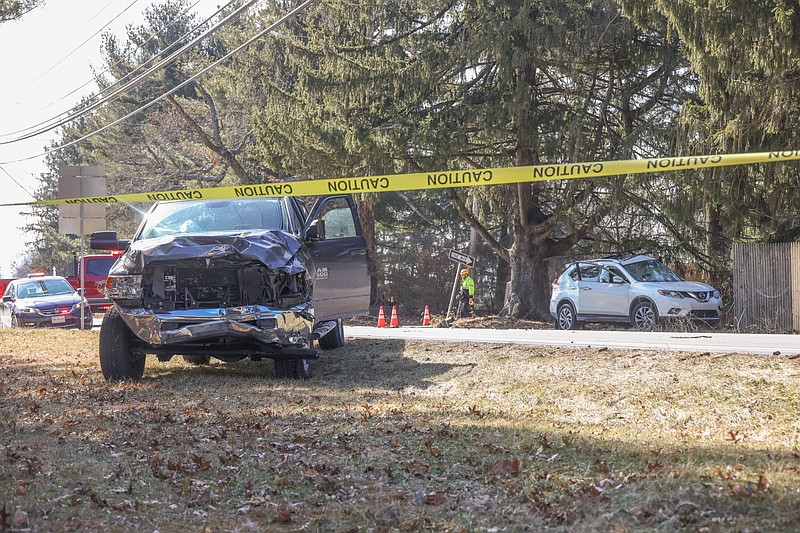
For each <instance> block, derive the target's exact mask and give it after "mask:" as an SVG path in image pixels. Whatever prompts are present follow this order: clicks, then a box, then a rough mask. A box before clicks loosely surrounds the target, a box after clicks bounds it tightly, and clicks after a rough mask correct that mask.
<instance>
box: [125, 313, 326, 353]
mask: <svg viewBox="0 0 800 533" xmlns="http://www.w3.org/2000/svg"><path fill="white" fill-rule="evenodd" d="M119 311H120V314H121V315H122V319H123V320H124V321H125V323H126V324H127V325H128V327H129V328H130V329H131V331H132V332H133V333H134V334H135V335H136V336H137V337H138V338H139V339H141V340H142V341H144V342H146V343H147V344H149V345H151V346H154V347H159V346H168V345H180V344H188V343H195V342H196V341H214V342H222V340H223V339H249V340H253V341H257V342H259V343H262V344H266V345H277V346H280V347H285V348H304V347H308V344H309V338H310V335H311V332H312V328H313V323H314V318H313V316H314V315H313V309H312V308H311V306H310V305H299V306H295V307H293V308H291V309H273V308H270V307H266V306H261V305H252V306H244V307H229V308H215V309H190V310H178V311H153V310H149V309H143V308H136V309H123V308H119Z"/></svg>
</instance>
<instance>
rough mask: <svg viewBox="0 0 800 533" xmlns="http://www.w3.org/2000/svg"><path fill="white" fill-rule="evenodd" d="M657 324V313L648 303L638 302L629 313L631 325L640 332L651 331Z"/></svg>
mask: <svg viewBox="0 0 800 533" xmlns="http://www.w3.org/2000/svg"><path fill="white" fill-rule="evenodd" d="M657 322H658V313H657V312H656V309H655V307H653V304H652V303H650V302H648V301H643V302H639V303H638V304H636V306H634V308H633V311H631V325H632V326H633V327H635V328H636V329H638V330H641V331H652V330H653V328H655V327H656V323H657Z"/></svg>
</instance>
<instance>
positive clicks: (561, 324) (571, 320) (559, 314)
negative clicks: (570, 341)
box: [556, 302, 578, 329]
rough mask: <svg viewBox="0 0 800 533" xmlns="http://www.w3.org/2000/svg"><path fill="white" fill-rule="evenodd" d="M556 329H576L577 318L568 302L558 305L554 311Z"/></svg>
mask: <svg viewBox="0 0 800 533" xmlns="http://www.w3.org/2000/svg"><path fill="white" fill-rule="evenodd" d="M556 329H578V316H577V315H576V314H575V308H574V307H572V304H571V303H569V302H562V303H560V304H558V309H557V311H556Z"/></svg>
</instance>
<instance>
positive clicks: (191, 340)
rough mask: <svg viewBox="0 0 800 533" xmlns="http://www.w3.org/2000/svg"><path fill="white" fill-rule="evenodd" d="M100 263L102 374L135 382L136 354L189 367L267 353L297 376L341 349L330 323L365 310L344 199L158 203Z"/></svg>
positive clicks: (360, 263)
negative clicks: (109, 259) (107, 262)
mask: <svg viewBox="0 0 800 533" xmlns="http://www.w3.org/2000/svg"><path fill="white" fill-rule="evenodd" d="M91 246H92V247H94V248H96V249H103V250H113V249H118V250H123V249H124V250H125V252H124V253H123V254H122V255H121V256H120V257H119V259H118V260H117V262H116V263H115V264H114V265H113V266H112V267H111V270H110V271H109V275H108V279H107V281H106V294H107V295H108V297H109V298H110V299H111V300H112V301H113V302H114V305H113V307H112V308H111V309H110V310H109V311H108V312H107V313H106V315H105V317H104V319H103V323H102V326H101V329H100V366H101V368H102V371H103V376H104V377H105V378H106V380H126V379H131V380H139V379H141V377H142V375H143V374H144V366H145V359H146V355H147V354H155V355H156V356H157V357H158V359H159V360H160V361H168V360H170V359H171V358H172V357H173V356H175V355H182V356H183V357H184V358H185V359H186V360H187V361H189V362H191V363H194V364H206V363H208V362H209V361H210V360H211V357H214V358H217V359H220V360H222V361H226V362H234V361H239V360H242V359H245V358H250V359H252V360H261V359H272V360H273V361H274V364H275V373H276V375H277V376H278V377H280V378H293V379H300V378H302V379H309V378H310V377H311V364H312V363H313V361H314V360H315V359H317V358H318V356H319V351H318V349H317V346H315V344H316V345H318V347H319V348H321V349H323V350H324V349H334V348H339V347H341V346H344V342H345V341H344V328H343V326H342V319H343V318H346V317H349V316H354V315H359V314H366V313H367V312H368V308H369V291H370V279H369V275H368V272H367V246H366V242H365V240H364V237H363V235H362V233H361V226H360V225H359V221H358V215H357V213H356V209H355V204H354V203H353V200H352V199H351V198H350V197H349V196H346V195H338V196H325V197H321V198H319V199H318V200H317V201H316V202H315V203H314V205H313V206H312V207H311V209H308V210H307V209H306V208H305V206H304V205H303V204H302V203H301V202H300V201H298V200H297V199H295V198H293V197H281V198H236V199H228V200H197V201H183V202H160V203H157V204H155V205H153V207H152V208H151V209H150V211H149V212H148V213H147V215H146V216H145V217H144V220H143V221H142V223H141V224H140V226H139V228H138V230H137V231H136V234H135V235H134V237H133V239H132V240H131V241H120V240H117V238H116V233H114V232H102V233H99V234H94V235H93V236H92V243H91Z"/></svg>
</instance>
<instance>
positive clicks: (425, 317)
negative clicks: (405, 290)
mask: <svg viewBox="0 0 800 533" xmlns="http://www.w3.org/2000/svg"><path fill="white" fill-rule="evenodd" d="M422 325H423V326H430V325H431V312H430V311H429V310H428V306H427V305H426V306H425V312H424V313H423V314H422Z"/></svg>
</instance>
